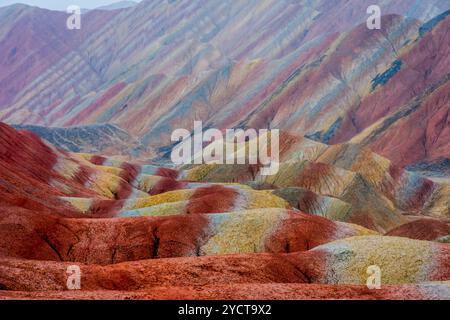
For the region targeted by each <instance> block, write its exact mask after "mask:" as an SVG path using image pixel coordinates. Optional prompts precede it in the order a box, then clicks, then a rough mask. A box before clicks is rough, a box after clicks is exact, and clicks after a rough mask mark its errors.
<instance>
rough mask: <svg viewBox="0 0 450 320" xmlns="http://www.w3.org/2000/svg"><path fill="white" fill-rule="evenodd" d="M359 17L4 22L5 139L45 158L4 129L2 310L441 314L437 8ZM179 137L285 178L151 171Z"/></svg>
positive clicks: (449, 266) (189, 5)
mask: <svg viewBox="0 0 450 320" xmlns="http://www.w3.org/2000/svg"><path fill="white" fill-rule="evenodd" d="M371 4H373V3H372V2H371V0H332V1H331V0H317V1H308V0H298V1H297V0H296V1H292V0H264V1H261V0H249V1H232V0H225V1H223V0H209V1H200V0H195V1H192V0H180V1H166V0H144V1H142V2H141V3H140V4H138V5H136V6H133V7H129V8H123V9H117V10H96V11H92V12H88V13H85V14H84V16H83V20H84V21H85V23H83V28H82V30H79V31H77V32H69V31H68V30H67V29H66V28H64V26H65V20H66V18H67V16H66V14H64V13H61V12H52V11H48V10H41V9H39V8H31V7H27V6H24V5H15V6H10V7H6V8H0V21H1V22H2V23H1V24H0V121H3V122H7V123H10V124H16V125H17V126H16V128H21V129H24V128H25V129H30V130H31V131H33V132H34V133H37V135H39V136H40V137H41V138H44V139H46V141H45V140H43V139H40V138H39V137H38V136H37V135H35V134H33V133H32V132H30V131H27V130H15V129H13V128H12V127H10V126H8V125H6V124H4V123H3V122H0V298H3V299H11V298H52V299H106V298H114V299H130V298H131V299H163V298H170V299H196V298H198V299H344V298H348V299H450V284H449V281H450V244H449V242H450V240H449V237H450V234H449V229H448V227H449V223H448V221H449V218H450V179H449V172H450V166H449V159H450V140H449V137H450V134H449V126H448V123H449V118H448V115H449V98H450V95H449V92H450V82H449V79H450V77H449V74H450V69H449V66H450V61H449V57H450V52H449V48H450V41H449V40H450V38H449V32H448V28H449V24H450V15H449V13H450V11H445V10H448V9H450V4H449V2H448V1H442V0H429V1H409V0H398V1H397V0H396V1H393V0H383V1H381V3H380V5H381V6H382V12H383V15H384V16H383V18H382V28H381V30H368V28H367V27H366V23H365V21H366V19H367V14H366V9H367V7H368V5H371ZM194 120H202V121H203V123H204V125H205V128H206V127H208V128H211V127H216V128H220V129H225V128H236V127H238V128H255V129H267V128H271V129H280V130H281V131H280V161H279V167H280V170H279V171H278V172H277V173H276V174H275V175H272V176H264V175H262V173H261V164H257V165H236V166H229V165H187V166H182V167H172V166H171V165H168V166H169V167H166V166H167V164H168V162H166V161H167V157H168V155H169V153H170V151H171V150H172V146H173V145H172V142H171V139H170V133H171V132H172V131H173V129H175V128H187V129H189V130H190V129H191V128H192V125H193V122H194ZM119 128H123V129H119ZM248 142H249V143H250V142H252V141H248ZM215 143H217V141H216V142H213V143H212V144H210V145H208V146H206V145H205V147H206V148H213V147H214V144H215ZM149 159H151V160H152V161H150V160H149ZM72 265H77V266H79V267H80V269H81V290H80V291H79V292H72V291H68V290H67V277H68V274H67V267H68V266H72ZM369 268H376V269H378V270H379V271H380V280H381V289H379V290H371V289H369V288H368V287H367V286H366V284H367V281H368V280H369V276H370V272H368V270H369Z"/></svg>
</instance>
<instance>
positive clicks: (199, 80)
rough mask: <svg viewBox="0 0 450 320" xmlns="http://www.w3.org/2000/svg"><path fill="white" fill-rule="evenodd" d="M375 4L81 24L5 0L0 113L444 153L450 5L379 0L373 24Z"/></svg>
mask: <svg viewBox="0 0 450 320" xmlns="http://www.w3.org/2000/svg"><path fill="white" fill-rule="evenodd" d="M371 4H372V3H371V2H370V1H369V0H364V1H361V0H351V1H347V0H333V1H330V0H319V1H314V2H311V1H306V0H301V1H290V0H265V1H249V2H242V3H241V2H239V3H237V2H236V1H232V0H227V1H222V0H211V1H208V4H207V5H205V4H203V3H202V1H198V0H197V1H190V0H183V1H163V0H158V1H151V0H147V1H142V2H141V3H140V4H139V5H137V6H134V7H131V8H127V9H123V10H113V11H92V12H89V13H87V14H86V17H85V19H84V20H86V23H85V24H84V25H83V28H82V30H80V31H79V32H76V33H75V32H70V31H68V30H66V28H63V27H59V26H60V25H61V26H64V25H65V18H66V16H65V14H64V13H58V12H51V11H47V10H41V9H38V8H30V7H26V6H11V7H7V8H2V9H0V17H2V22H3V21H4V22H3V23H2V27H1V28H0V44H1V45H0V48H1V50H2V52H1V53H2V54H0V56H1V57H2V60H1V61H0V74H1V75H2V76H1V78H0V81H1V82H0V90H2V91H0V120H1V121H6V122H8V123H14V124H34V125H44V126H56V127H62V126H69V125H88V124H95V123H97V124H102V123H105V122H109V123H115V124H118V125H119V126H120V127H121V128H123V129H124V130H126V131H127V132H129V133H130V134H131V135H132V136H136V137H138V138H141V139H142V141H143V143H144V144H145V145H150V146H151V147H154V148H156V149H157V150H159V155H160V156H167V150H168V147H170V145H171V141H170V132H172V131H173V129H175V128H183V127H184V128H191V127H192V124H193V121H194V120H203V121H204V123H208V125H209V126H211V127H218V128H230V127H246V126H248V127H253V128H267V127H272V128H278V129H282V130H284V131H287V132H290V133H293V134H297V135H300V136H308V137H311V138H312V139H315V140H318V141H322V142H325V143H330V142H331V143H336V142H348V141H350V140H352V141H358V143H361V144H363V145H367V146H369V147H371V148H372V149H373V150H374V151H377V152H379V153H381V154H382V155H384V156H386V157H387V158H389V159H391V160H392V161H393V162H394V163H395V164H396V165H399V166H407V165H415V164H417V163H426V164H432V163H435V162H436V161H444V160H445V159H448V158H449V151H448V150H449V145H448V143H449V141H448V138H447V137H448V136H449V134H448V126H446V125H445V123H446V122H448V119H447V115H448V101H449V99H448V98H449V97H448V91H449V90H448V85H449V83H448V79H447V78H448V77H447V74H448V73H449V71H450V70H449V67H448V66H449V65H450V63H449V61H448V59H449V58H448V57H449V56H450V55H449V52H448V50H449V49H448V48H450V45H449V36H448V32H447V30H448V25H449V21H450V19H449V17H448V11H447V13H445V14H443V15H442V13H443V12H444V11H446V10H448V9H450V5H449V4H448V2H446V1H442V0H428V1H413V2H411V1H409V0H396V1H393V0H385V1H382V3H380V5H381V6H382V13H383V15H384V16H383V23H382V29H381V30H379V31H378V30H377V31H373V30H368V29H367V27H366V23H365V21H366V19H367V14H366V9H367V7H368V6H369V5H371ZM438 15H441V18H440V19H435V17H436V16H438ZM154 17H158V18H154ZM180 17H183V19H181V18H180ZM112 26H114V27H112ZM49 30H55V32H57V34H55V35H53V34H52V33H51V32H49ZM124 30H132V31H130V32H129V33H128V32H126V31H124ZM162 30H164V32H162ZM35 34H39V35H40V36H39V37H35V36H34V35H35ZM63 39H64V41H63ZM111 39H114V40H111ZM243 39H246V40H245V41H244V40H243ZM247 39H249V40H248V41H247ZM99 43H101V44H102V45H98V44H99ZM49 48H52V50H50V49H49ZM29 51H33V52H34V53H35V54H34V55H33V58H31V57H30V56H29V55H27V52H29ZM361 57H367V58H361ZM61 74H64V76H61ZM417 121H423V123H424V125H423V126H417V125H415V124H416V123H417ZM405 137H408V143H405ZM447 169H448V168H447Z"/></svg>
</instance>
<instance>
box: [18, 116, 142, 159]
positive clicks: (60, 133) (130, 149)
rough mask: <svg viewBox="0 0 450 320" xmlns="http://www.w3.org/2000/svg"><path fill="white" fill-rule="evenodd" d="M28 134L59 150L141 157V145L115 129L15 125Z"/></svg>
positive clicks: (117, 128) (99, 126) (104, 127)
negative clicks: (35, 135) (30, 133)
mask: <svg viewBox="0 0 450 320" xmlns="http://www.w3.org/2000/svg"><path fill="white" fill-rule="evenodd" d="M13 127H14V128H16V129H19V130H28V131H31V132H33V133H35V134H37V135H38V136H39V137H41V138H42V139H44V140H46V141H48V142H50V143H51V144H52V145H54V146H56V147H57V148H59V149H62V150H66V151H70V152H79V153H93V154H104V155H115V156H130V155H131V156H132V155H133V154H134V155H136V154H139V153H143V154H144V153H145V152H147V151H146V148H145V147H144V146H143V145H142V143H141V142H140V141H139V140H138V139H136V138H134V137H132V136H131V135H130V134H129V133H127V132H126V131H124V130H122V129H120V128H119V127H117V126H115V125H110V124H101V125H88V126H77V127H69V128H51V127H43V126H33V125H15V126H13Z"/></svg>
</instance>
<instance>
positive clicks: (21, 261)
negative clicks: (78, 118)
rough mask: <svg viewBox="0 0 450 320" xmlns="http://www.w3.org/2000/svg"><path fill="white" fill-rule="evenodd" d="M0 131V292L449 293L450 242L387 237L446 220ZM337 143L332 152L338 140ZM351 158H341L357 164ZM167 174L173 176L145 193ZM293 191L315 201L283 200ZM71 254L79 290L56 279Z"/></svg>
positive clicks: (147, 295) (205, 295) (56, 295)
mask: <svg viewBox="0 0 450 320" xmlns="http://www.w3.org/2000/svg"><path fill="white" fill-rule="evenodd" d="M0 141H1V148H0V165H1V167H2V170H1V171H0V178H1V179H2V180H1V181H2V184H1V185H0V196H1V199H2V201H1V202H0V298H4V299H10V298H27V299H30V298H31V299H32V298H42V297H45V298H50V299H75V298H76V299H89V298H95V299H106V298H114V299H125V298H134V299H163V298H171V299H183V298H189V299H193V298H198V299H230V298H232V299H245V298H253V299H254V298H258V297H260V298H264V299H282V298H284V299H286V298H292V299H332V298H349V299H362V298H366V299H413V298H417V299H445V298H448V297H449V296H450V295H449V288H448V285H446V284H445V283H440V282H442V281H444V282H445V281H447V280H448V279H450V274H449V273H448V272H449V270H450V268H449V266H450V265H449V264H450V259H449V258H450V251H449V250H450V247H449V246H448V244H445V243H441V244H439V243H436V242H428V241H417V240H411V239H406V238H398V237H394V236H402V237H403V236H405V237H410V238H419V239H423V238H424V237H423V234H424V233H427V232H429V230H431V229H430V228H433V232H434V233H435V235H436V237H437V236H440V235H441V234H444V233H445V230H444V229H443V225H444V222H441V223H435V224H431V223H430V224H429V223H427V224H426V225H427V226H426V228H425V229H423V228H422V227H419V229H420V231H418V232H416V231H415V230H416V229H417V227H415V225H416V224H417V223H416V224H415V223H410V224H406V225H403V226H401V227H399V228H398V229H397V231H396V230H393V231H391V233H392V234H388V235H386V236H380V235H378V233H377V232H375V231H371V230H369V229H366V228H363V227H360V226H358V225H355V224H349V223H344V222H339V221H332V220H330V219H328V218H325V217H320V216H318V215H324V216H327V217H330V218H332V219H334V220H345V219H344V217H345V215H343V216H340V214H342V213H343V212H346V210H348V209H349V208H351V206H352V205H349V203H346V202H344V201H342V200H338V199H334V200H333V201H331V199H332V197H330V196H325V195H317V194H315V193H314V192H312V191H309V190H298V189H295V188H294V189H291V190H288V189H289V188H288V189H284V190H283V189H279V190H276V191H275V192H274V191H272V190H254V189H251V188H250V187H248V186H245V185H239V184H221V183H216V184H211V183H209V182H193V181H189V180H177V179H178V178H179V177H182V176H185V178H186V177H187V176H189V175H192V173H180V172H177V171H175V170H173V169H164V168H157V167H154V166H149V165H132V164H130V163H123V162H121V161H115V160H113V159H108V158H105V157H101V156H92V155H86V154H84V155H80V154H73V153H69V152H63V151H60V150H58V149H57V148H55V147H53V146H51V145H49V144H48V143H45V142H43V141H42V140H41V139H39V138H38V137H37V136H35V135H34V134H32V133H31V132H26V131H17V130H15V129H13V128H11V127H9V126H7V125H4V124H1V125H0ZM296 148H300V147H299V146H298V145H297V146H296ZM328 152H329V151H328ZM333 154H339V155H340V156H339V158H340V159H342V156H343V154H345V152H343V153H333ZM322 156H323V154H322ZM367 156H368V155H367V154H366V157H367ZM328 159H329V160H330V161H331V158H328ZM356 159H357V158H355V159H352V160H351V161H350V160H347V162H345V161H344V163H342V162H341V163H340V164H339V165H340V166H343V165H344V164H346V165H347V166H348V168H350V167H352V168H353V169H354V168H356V167H355V166H350V163H354V161H356ZM368 159H370V158H368ZM378 161H380V159H378ZM334 164H338V163H334ZM194 169H195V168H194ZM191 170H192V169H191ZM334 170H337V169H334ZM340 170H344V169H340ZM344 172H345V171H344ZM349 172H350V171H349ZM152 174H153V175H152ZM154 174H157V175H154ZM309 174H310V177H312V176H311V174H312V172H311V173H309ZM328 174H329V173H328ZM192 177H194V176H192ZM343 177H345V175H344V176H343ZM349 177H352V175H351V174H350V175H349ZM165 179H171V180H172V181H173V182H177V183H176V184H175V186H176V187H175V188H171V189H170V191H167V190H165V189H164V188H161V187H156V190H158V192H155V189H154V186H158V184H159V183H160V182H161V181H167V180H165ZM215 179H219V176H216V178H215ZM277 179H278V178H277ZM327 179H330V177H328V178H327ZM319 180H320V179H319ZM287 181H288V180H287ZM328 181H330V180H328ZM349 181H351V180H349ZM294 182H295V180H294ZM372 183H373V181H372ZM163 184H164V185H165V186H167V182H164V183H163ZM172 185H173V184H172ZM294 185H295V184H294ZM152 186H153V187H152ZM309 187H310V188H312V189H314V187H315V185H314V184H309ZM152 190H153V191H152ZM315 191H316V192H319V191H320V189H315ZM352 192H353V194H354V195H355V196H358V192H364V190H363V189H358V188H353V191H352ZM220 195H226V196H225V197H222V198H221V197H220ZM283 197H285V198H286V200H284V198H283ZM294 199H297V200H294ZM348 200H351V199H350V198H349V199H348ZM350 202H351V203H353V205H355V204H356V202H352V201H350ZM291 203H292V204H294V205H295V206H297V205H298V206H301V207H302V208H305V209H307V210H311V212H309V213H302V212H300V211H298V210H295V209H294V208H292V209H291V210H289V209H288V208H291V205H290V204H291ZM95 208H97V209H95ZM99 208H102V210H109V213H110V214H108V215H105V213H104V212H103V213H101V212H100V213H99V211H98V209H99ZM186 208H187V210H186ZM342 210H344V211H342ZM366 210H369V208H368V207H367V208H366ZM371 214H372V215H373V216H374V217H376V216H378V215H379V213H377V212H376V211H374V212H373V213H371ZM381 217H382V216H379V217H378V218H377V219H381ZM383 219H386V221H387V222H386V223H388V224H389V223H390V222H389V221H388V220H389V219H393V220H395V219H397V217H396V216H395V215H393V216H392V217H390V216H389V214H387V216H384V217H383ZM401 230H407V231H401ZM423 230H424V231H423ZM417 233H420V235H419V236H415V235H416V234H417ZM430 240H435V239H430ZM417 259H419V260H420V261H421V262H420V265H418V264H417V261H418V260H417ZM369 262H370V264H377V265H380V266H381V268H382V269H383V275H384V276H383V279H384V280H383V281H385V282H384V283H385V285H384V286H383V289H382V290H381V291H370V290H369V289H367V288H366V287H364V286H363V285H364V284H365V281H366V279H365V278H364V276H361V275H362V274H365V272H363V271H365V269H366V268H367V263H369ZM74 264H75V265H78V266H80V268H81V271H82V282H81V283H82V290H81V291H80V292H71V291H67V290H66V280H67V273H66V269H67V267H68V266H69V265H74ZM420 270H427V272H425V273H424V272H422V271H420ZM213 286H214V288H213ZM261 288H265V291H264V292H262V291H261ZM244 289H245V290H244ZM233 290H234V291H233ZM298 290H301V291H300V292H301V293H299V292H298ZM94 291H95V292H94ZM338 295H340V296H339V297H338Z"/></svg>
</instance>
